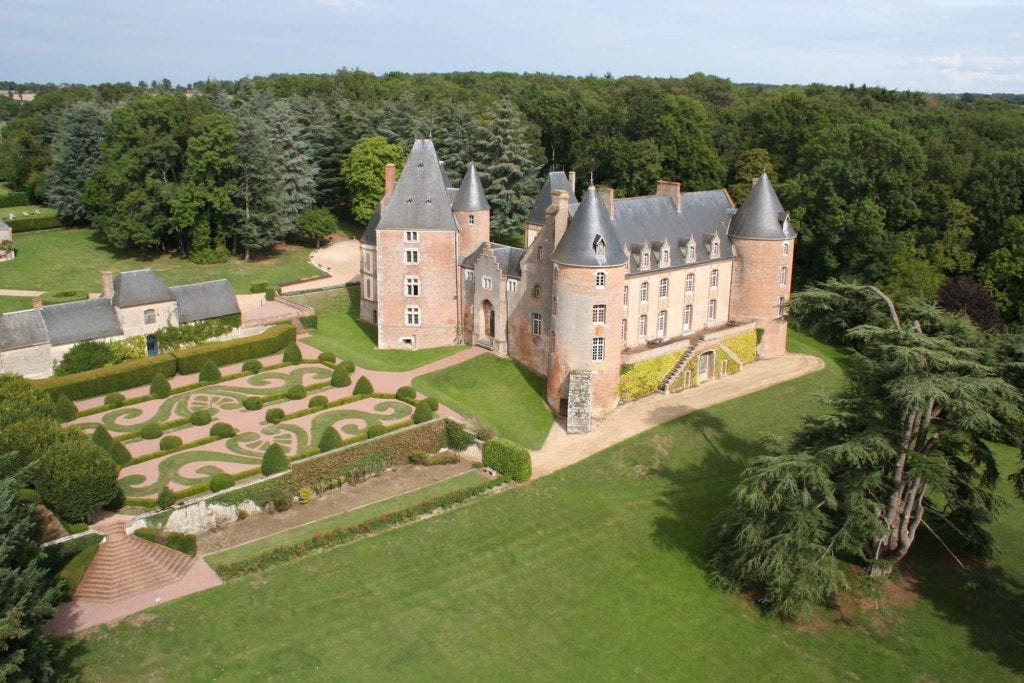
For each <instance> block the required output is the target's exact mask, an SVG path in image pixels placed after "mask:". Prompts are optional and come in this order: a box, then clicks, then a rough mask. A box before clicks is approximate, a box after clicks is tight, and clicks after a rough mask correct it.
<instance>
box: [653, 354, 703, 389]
mask: <svg viewBox="0 0 1024 683" xmlns="http://www.w3.org/2000/svg"><path fill="white" fill-rule="evenodd" d="M696 350H697V348H696V347H695V346H691V347H690V348H688V349H687V350H686V353H684V354H683V355H682V356H681V357H680V358H679V360H678V361H677V362H676V364H675V365H673V366H672V369H671V370H669V372H668V374H667V375H665V379H663V380H661V384H659V385H658V391H660V392H661V393H663V394H667V393H668V392H669V389H670V388H671V387H672V383H673V382H675V381H676V378H677V377H679V373H680V372H682V371H683V368H685V367H686V364H687V363H689V362H690V359H691V358H693V354H694V352H695V351H696Z"/></svg>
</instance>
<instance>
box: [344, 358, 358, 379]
mask: <svg viewBox="0 0 1024 683" xmlns="http://www.w3.org/2000/svg"><path fill="white" fill-rule="evenodd" d="M341 367H343V368H345V372H347V373H348V374H350V375H351V374H352V373H353V372H355V371H356V364H355V361H351V360H346V361H342V363H341Z"/></svg>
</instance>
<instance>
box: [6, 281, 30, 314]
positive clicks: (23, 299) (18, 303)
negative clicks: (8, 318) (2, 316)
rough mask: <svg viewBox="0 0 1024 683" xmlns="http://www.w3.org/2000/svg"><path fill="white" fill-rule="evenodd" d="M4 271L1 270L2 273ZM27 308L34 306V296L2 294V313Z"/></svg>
mask: <svg viewBox="0 0 1024 683" xmlns="http://www.w3.org/2000/svg"><path fill="white" fill-rule="evenodd" d="M2 272H3V271H0V274H2ZM26 308H32V297H30V296H0V313H9V312H11V311H24V310H25V309H26Z"/></svg>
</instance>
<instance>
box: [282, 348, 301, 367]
mask: <svg viewBox="0 0 1024 683" xmlns="http://www.w3.org/2000/svg"><path fill="white" fill-rule="evenodd" d="M282 360H283V361H284V362H285V363H291V364H292V365H295V364H296V363H301V362H302V351H300V350H299V346H298V344H289V345H288V346H286V347H285V349H284V356H283V358H282Z"/></svg>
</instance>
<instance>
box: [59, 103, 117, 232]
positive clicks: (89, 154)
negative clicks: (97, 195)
mask: <svg viewBox="0 0 1024 683" xmlns="http://www.w3.org/2000/svg"><path fill="white" fill-rule="evenodd" d="M109 118H110V112H109V111H108V110H106V109H104V108H103V107H101V106H100V105H98V104H96V103H94V102H78V103H76V104H74V105H72V106H71V108H69V109H68V111H67V113H66V114H65V115H64V118H63V120H62V121H61V123H60V125H59V126H58V128H57V137H56V139H55V140H54V142H53V166H52V167H51V168H50V174H49V177H48V179H47V199H48V200H49V202H50V206H52V207H53V208H55V209H57V215H58V216H59V217H60V219H61V221H62V222H64V223H65V224H67V225H78V224H80V223H85V222H87V221H88V220H89V212H88V211H87V210H86V208H85V206H84V205H83V204H82V192H83V191H84V190H85V181H86V180H88V179H89V177H90V176H91V175H92V173H93V171H94V170H95V169H96V166H97V165H99V163H100V145H101V143H102V142H103V136H104V126H105V124H106V122H107V120H108V119H109Z"/></svg>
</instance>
